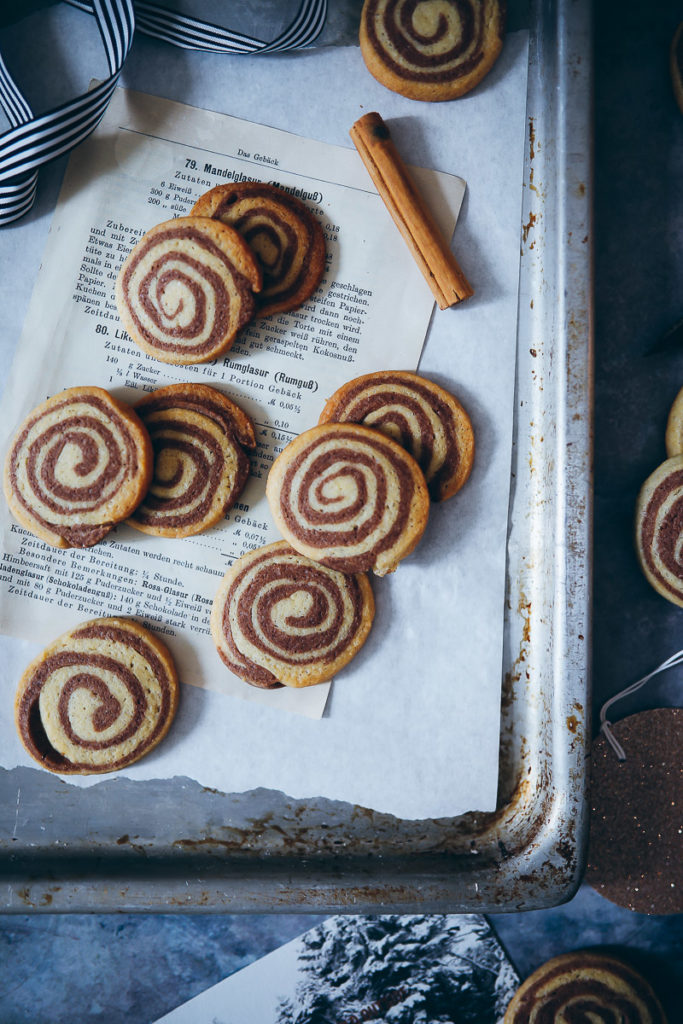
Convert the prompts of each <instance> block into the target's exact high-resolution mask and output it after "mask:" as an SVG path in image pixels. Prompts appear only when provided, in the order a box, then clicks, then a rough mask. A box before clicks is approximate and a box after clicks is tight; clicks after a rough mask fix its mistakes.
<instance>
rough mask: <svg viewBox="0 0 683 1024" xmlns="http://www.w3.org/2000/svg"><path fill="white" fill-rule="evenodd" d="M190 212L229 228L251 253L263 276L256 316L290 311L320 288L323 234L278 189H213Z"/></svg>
mask: <svg viewBox="0 0 683 1024" xmlns="http://www.w3.org/2000/svg"><path fill="white" fill-rule="evenodd" d="M192 214H193V216H196V217H213V218H214V219H215V220H219V221H221V222H222V223H223V224H229V225H230V227H232V228H234V229H235V230H236V231H238V232H239V233H240V235H241V236H242V237H243V238H244V239H245V241H246V242H248V243H249V245H250V246H251V248H252V249H253V251H254V254H255V256H256V259H257V261H258V264H259V267H260V269H261V272H262V274H263V288H262V289H261V291H260V292H259V294H258V295H257V296H256V315H257V316H269V315H270V314H271V313H284V312H286V311H287V310H289V309H295V308H296V307H297V306H300V305H301V303H302V302H305V301H306V299H307V298H308V297H309V296H310V295H311V294H312V293H313V292H314V291H315V289H316V288H317V287H318V285H319V284H320V279H321V278H322V276H323V271H324V269H325V236H324V235H323V230H322V228H321V227H320V224H319V223H318V221H317V220H316V219H315V217H314V216H313V214H312V213H311V212H310V210H309V209H308V207H306V206H305V205H304V204H303V203H302V202H301V201H300V200H299V199H297V198H296V197H295V196H292V195H290V194H289V193H288V192H285V190H284V189H282V188H279V187H278V186H277V185H268V184H265V183H263V182H260V181H243V182H240V183H239V184H236V185H218V186H216V188H212V189H211V191H210V192H206V193H205V194H204V195H203V196H200V198H199V199H198V200H197V202H196V203H195V205H194V206H193V208H192Z"/></svg>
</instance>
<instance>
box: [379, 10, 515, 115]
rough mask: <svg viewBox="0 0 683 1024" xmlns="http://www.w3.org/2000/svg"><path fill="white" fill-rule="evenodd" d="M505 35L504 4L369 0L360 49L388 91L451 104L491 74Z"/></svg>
mask: <svg viewBox="0 0 683 1024" xmlns="http://www.w3.org/2000/svg"><path fill="white" fill-rule="evenodd" d="M504 32H505V2H504V0H365V4H364V6H363V11H362V13H361V23H360V49H361V53H362V55H363V58H364V60H365V63H366V65H367V67H368V70H369V71H370V73H371V74H372V75H373V76H374V77H375V78H376V79H377V80H378V81H379V82H381V83H382V85H385V86H386V87H387V88H388V89H391V90H393V91H394V92H398V93H401V95H403V96H408V97H409V98H410V99H414V100H452V99H455V98H456V97H458V96H463V95H464V94H465V93H467V92H469V91H470V89H473V88H474V86H475V85H477V84H478V83H479V82H480V81H481V80H482V78H483V77H484V75H486V74H487V72H488V71H490V69H491V68H492V67H493V64H494V63H495V61H496V60H497V58H498V55H499V54H500V51H501V50H502V48H503V37H504Z"/></svg>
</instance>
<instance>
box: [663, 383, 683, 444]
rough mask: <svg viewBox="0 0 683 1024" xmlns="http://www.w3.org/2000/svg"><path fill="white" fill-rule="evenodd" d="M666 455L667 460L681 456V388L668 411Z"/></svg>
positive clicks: (682, 416)
mask: <svg viewBox="0 0 683 1024" xmlns="http://www.w3.org/2000/svg"><path fill="white" fill-rule="evenodd" d="M665 441H666V454H667V455H668V457H669V458H672V457H673V456H674V455H682V454H683V388H681V390H680V391H679V392H678V394H677V395H676V398H675V399H674V403H673V405H672V406H671V409H670V410H669V418H668V420H667V423H666V438H665Z"/></svg>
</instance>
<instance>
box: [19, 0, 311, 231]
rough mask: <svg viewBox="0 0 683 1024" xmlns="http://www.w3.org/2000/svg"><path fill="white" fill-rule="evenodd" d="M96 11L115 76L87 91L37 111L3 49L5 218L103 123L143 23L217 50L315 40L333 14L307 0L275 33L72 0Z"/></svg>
mask: <svg viewBox="0 0 683 1024" xmlns="http://www.w3.org/2000/svg"><path fill="white" fill-rule="evenodd" d="M66 2H67V3H68V4H70V5H71V6H72V7H76V8H78V10H81V11H83V12H84V13H86V14H90V15H93V16H94V17H95V19H96V21H97V27H98V29H99V32H100V36H101V38H102V44H103V46H104V49H105V53H106V56H107V63H108V65H109V76H108V77H107V78H106V79H105V80H104V81H103V82H101V83H100V84H99V85H97V86H96V87H95V88H94V89H92V90H90V91H89V92H87V93H86V94H85V95H83V96H78V97H76V99H74V100H71V101H69V102H68V103H64V104H61V105H60V106H59V107H55V108H54V109H53V110H50V111H48V112H47V113H46V114H42V115H41V116H40V117H34V115H33V111H32V110H31V107H30V106H29V104H28V103H27V101H26V99H25V97H24V96H23V94H22V92H21V90H20V89H19V87H18V86H17V85H16V83H15V82H14V80H13V78H12V76H11V75H10V73H9V71H8V70H7V67H6V66H5V63H4V61H3V60H2V56H1V55H0V106H2V109H3V110H4V112H5V114H6V116H7V119H8V121H9V123H10V126H11V127H10V128H9V129H8V131H6V132H4V133H3V134H2V135H0V226H1V225H4V224H9V223H11V222H12V221H15V220H18V219H19V218H20V217H22V216H23V215H24V214H25V213H27V212H28V211H29V210H30V208H31V206H32V205H33V201H34V199H35V194H36V186H37V180H38V168H39V167H40V166H41V165H42V164H44V163H47V161H48V160H52V159H54V158H55V157H57V156H61V154H62V153H65V152H67V151H68V150H70V149H72V148H73V147H74V146H77V145H78V143H79V142H82V141H83V140H84V139H85V138H87V136H88V135H90V133H91V132H92V131H94V129H95V128H96V127H97V125H98V124H99V123H100V121H101V119H102V117H103V115H104V112H105V110H106V109H107V106H108V104H109V100H110V99H111V95H112V93H113V91H114V89H115V88H116V84H117V82H118V79H119V76H120V74H121V71H122V69H123V65H124V63H125V60H126V57H127V56H128V53H129V51H130V48H131V45H132V42H133V33H134V32H135V29H136V27H137V29H138V31H140V32H143V33H145V34H146V35H149V36H153V37H154V38H155V39H161V40H164V41H165V42H169V43H172V44H173V45H174V46H179V47H182V48H183V49H189V50H201V51H204V52H212V53H232V54H239V53H275V52H281V51H283V50H293V49H298V48H300V47H302V46H308V45H310V44H311V43H312V42H313V41H314V40H315V39H316V38H317V36H318V35H319V33H320V31H321V29H322V27H323V24H324V22H325V17H326V14H327V0H301V3H300V4H299V7H298V10H297V12H296V15H295V17H294V19H293V20H292V21H291V23H290V24H289V25H287V27H286V28H285V29H284V30H283V31H282V32H281V33H280V34H279V35H278V36H277V37H276V38H275V39H273V40H271V41H270V42H264V41H263V40H261V39H256V38H254V37H252V36H246V35H244V34H242V33H240V32H234V31H232V30H230V29H225V28H222V27H221V26H219V25H212V24H210V23H209V22H206V21H202V20H200V19H198V18H190V17H188V16H187V15H183V14H179V13H177V12H176V11H170V10H166V9H165V8H163V7H160V6H159V5H158V4H152V3H145V2H142V0H140V2H136V3H135V4H134V3H133V0H66Z"/></svg>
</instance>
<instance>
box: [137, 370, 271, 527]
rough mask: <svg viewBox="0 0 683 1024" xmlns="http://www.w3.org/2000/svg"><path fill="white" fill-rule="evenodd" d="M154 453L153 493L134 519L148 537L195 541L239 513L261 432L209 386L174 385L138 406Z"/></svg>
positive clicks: (149, 494)
mask: <svg viewBox="0 0 683 1024" xmlns="http://www.w3.org/2000/svg"><path fill="white" fill-rule="evenodd" d="M135 411H136V412H137V414H138V415H139V417H140V419H141V420H142V422H143V423H144V424H145V427H146V428H147V430H148V432H149V435H150V437H151V439H152V447H153V448H154V475H153V477H152V482H151V484H150V486H149V490H148V491H147V494H146V496H145V498H144V499H143V501H142V503H141V504H140V505H138V507H137V509H136V510H135V512H134V513H133V515H132V516H131V517H130V519H129V520H128V521H129V523H130V525H131V526H134V527H135V528H136V529H137V530H142V532H143V533H151V534H155V535H156V536H160V537H190V536H193V535H194V534H196V533H201V531H202V530H206V529H208V527H210V526H213V524H214V523H217V522H218V520H219V519H221V518H222V517H223V516H224V515H225V513H226V512H227V511H228V509H230V508H232V506H233V505H234V503H235V502H236V501H237V498H238V497H239V495H240V494H241V492H242V490H243V489H244V485H245V484H246V482H247V478H248V476H249V456H248V455H247V453H246V451H245V448H246V449H251V448H255V447H256V437H255V435H254V425H253V423H252V421H251V419H250V418H249V416H247V414H246V413H245V412H244V411H243V410H242V409H240V407H239V406H238V405H236V404H235V403H234V402H231V401H230V399H229V398H226V396H225V395H223V394H222V393H221V392H220V391H217V390H216V388H212V387H209V386H208V385H207V384H194V383H190V384H171V385H169V386H168V387H165V388H159V390H158V391H153V392H151V393H150V394H149V395H147V396H146V397H145V398H143V399H142V401H141V402H138V404H137V405H136V406H135Z"/></svg>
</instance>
